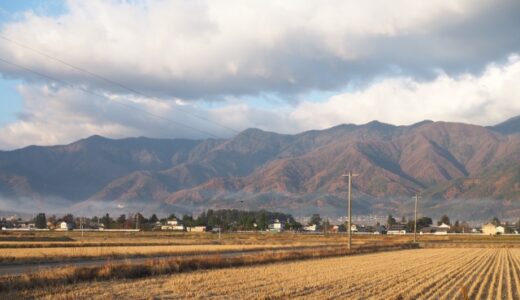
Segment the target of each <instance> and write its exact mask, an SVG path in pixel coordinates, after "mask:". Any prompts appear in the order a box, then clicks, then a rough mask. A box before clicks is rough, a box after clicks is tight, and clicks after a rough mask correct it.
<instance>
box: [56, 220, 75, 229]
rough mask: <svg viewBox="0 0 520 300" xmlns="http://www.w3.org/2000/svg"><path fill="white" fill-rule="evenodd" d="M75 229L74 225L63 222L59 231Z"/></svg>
mask: <svg viewBox="0 0 520 300" xmlns="http://www.w3.org/2000/svg"><path fill="white" fill-rule="evenodd" d="M73 227H74V226H73V225H72V223H67V222H65V221H63V222H61V223H60V227H59V230H72V228H73Z"/></svg>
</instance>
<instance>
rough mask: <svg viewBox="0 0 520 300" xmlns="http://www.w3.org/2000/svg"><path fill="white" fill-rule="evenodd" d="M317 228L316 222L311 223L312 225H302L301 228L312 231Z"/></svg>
mask: <svg viewBox="0 0 520 300" xmlns="http://www.w3.org/2000/svg"><path fill="white" fill-rule="evenodd" d="M317 229H318V228H317V226H316V224H312V225H308V226H305V227H303V230H304V231H312V232H315V231H316V230H317Z"/></svg>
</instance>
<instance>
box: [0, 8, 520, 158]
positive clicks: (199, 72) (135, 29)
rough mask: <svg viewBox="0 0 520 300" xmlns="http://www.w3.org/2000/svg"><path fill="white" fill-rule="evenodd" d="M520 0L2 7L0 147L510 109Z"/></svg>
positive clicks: (469, 115) (484, 116)
mask: <svg viewBox="0 0 520 300" xmlns="http://www.w3.org/2000/svg"><path fill="white" fill-rule="evenodd" d="M518 28H520V1H517V0H504V1H502V0H499V1H496V0H495V1H492V0H437V1H417V0H394V1H381V0H365V1H356V0H352V1H349V0H341V1H302V0H294V1H292V0H285V1H268V0H259V1H255V0H251V1H240V0H237V1H218V0H217V1H197V0H190V1H155V0H149V1H148V0H143V1H97V0H89V1H54V0H52V1H51V0H47V1H36V0H25V1H2V2H0V73H1V74H2V76H1V78H0V149H4V150H6V149H14V148H18V147H23V146H26V145H30V144H40V145H49V144H57V143H60V144H61V143H68V142H72V141H74V140H77V139H80V138H84V137H86V136H89V135H93V134H100V135H104V136H108V137H113V138H118V137H127V136H150V137H165V138H175V137H188V138H204V137H218V138H226V137H230V136H233V135H234V134H236V133H237V132H239V131H241V130H243V129H245V128H248V127H258V128H261V129H264V130H270V131H276V132H281V133H295V132H300V131H304V130H308V129H322V128H327V127H331V126H334V125H337V124H341V123H356V124H362V123H366V122H369V121H371V120H379V121H382V122H387V123H392V124H399V125H401V124H403V125H404V124H412V123H414V122H418V121H421V120H424V119H430V120H436V121H457V122H467V123H473V124H481V125H491V124H496V123H499V122H501V121H503V120H505V119H507V118H510V117H513V116H516V115H520V30H518Z"/></svg>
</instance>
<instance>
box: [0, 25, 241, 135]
mask: <svg viewBox="0 0 520 300" xmlns="http://www.w3.org/2000/svg"><path fill="white" fill-rule="evenodd" d="M0 39H3V40H4V41H7V42H9V43H12V44H14V45H16V46H18V47H21V48H24V49H26V50H29V51H32V52H35V53H37V54H39V55H42V56H44V57H46V58H48V59H51V60H54V61H56V62H59V63H61V64H63V65H65V66H67V67H69V68H71V69H74V70H76V71H79V72H82V73H85V74H88V75H90V76H92V77H95V78H98V79H100V80H103V81H105V82H107V83H110V84H112V85H115V86H117V87H119V88H122V89H124V90H126V91H128V92H131V93H133V94H137V95H140V96H142V97H145V98H151V99H158V98H157V97H154V96H150V95H147V94H145V93H143V92H141V91H139V90H137V89H134V88H131V87H128V86H126V85H124V84H122V83H120V82H118V81H115V80H112V79H110V78H107V77H105V76H102V75H99V74H97V73H94V72H92V71H89V70H87V69H84V68H82V67H78V66H76V65H73V64H71V63H69V62H67V61H64V60H62V59H60V58H58V57H55V56H53V55H50V54H48V53H46V52H43V51H41V50H38V49H35V48H32V47H30V46H27V45H24V44H22V43H20V42H17V41H15V40H13V39H10V38H8V37H6V36H4V35H0ZM173 109H175V110H178V111H180V112H183V113H185V114H187V115H190V116H192V117H194V118H197V119H199V120H202V121H205V122H208V123H211V124H213V125H216V126H219V127H221V128H224V129H227V130H229V131H232V132H233V133H235V134H237V133H240V131H238V130H236V129H234V128H231V127H229V126H226V125H222V124H220V123H218V122H215V121H212V120H209V119H208V118H205V117H203V116H200V115H198V114H195V113H192V112H190V111H187V110H185V109H182V108H179V107H173Z"/></svg>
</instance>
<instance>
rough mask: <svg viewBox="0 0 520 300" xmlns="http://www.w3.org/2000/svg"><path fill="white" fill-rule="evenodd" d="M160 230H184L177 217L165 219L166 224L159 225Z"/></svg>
mask: <svg viewBox="0 0 520 300" xmlns="http://www.w3.org/2000/svg"><path fill="white" fill-rule="evenodd" d="M161 230H175V231H184V230H185V228H184V225H183V224H181V223H180V222H179V221H178V220H177V219H172V220H168V221H166V224H165V225H162V226H161Z"/></svg>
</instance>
